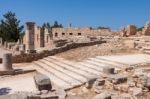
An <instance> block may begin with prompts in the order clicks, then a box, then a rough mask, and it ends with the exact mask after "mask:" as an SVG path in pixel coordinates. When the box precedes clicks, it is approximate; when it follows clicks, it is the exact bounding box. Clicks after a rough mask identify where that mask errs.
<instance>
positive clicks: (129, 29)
mask: <svg viewBox="0 0 150 99" xmlns="http://www.w3.org/2000/svg"><path fill="white" fill-rule="evenodd" d="M136 32H137V30H136V26H135V25H128V26H127V36H131V35H136Z"/></svg>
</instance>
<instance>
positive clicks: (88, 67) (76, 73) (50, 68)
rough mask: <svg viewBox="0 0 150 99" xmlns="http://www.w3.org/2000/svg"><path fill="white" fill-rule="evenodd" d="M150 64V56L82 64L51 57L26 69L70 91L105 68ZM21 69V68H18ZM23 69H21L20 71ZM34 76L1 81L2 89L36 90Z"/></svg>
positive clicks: (104, 58) (92, 60)
mask: <svg viewBox="0 0 150 99" xmlns="http://www.w3.org/2000/svg"><path fill="white" fill-rule="evenodd" d="M143 62H144V63H145V62H148V63H149V62H150V55H146V54H133V55H121V56H97V57H95V58H89V59H86V60H83V61H81V62H72V61H68V60H65V59H63V58H60V57H56V56H49V57H46V58H43V59H40V60H38V61H34V62H33V63H31V64H28V65H26V67H29V68H32V69H36V70H37V71H38V72H40V73H43V74H45V75H47V76H48V77H49V78H50V79H51V81H52V83H53V84H54V86H57V87H60V88H63V89H70V88H74V87H77V86H80V85H82V84H83V83H85V82H87V81H88V79H90V78H95V77H99V76H100V75H101V74H102V73H103V72H102V70H103V67H105V66H114V67H116V68H118V69H122V68H125V66H126V64H131V65H134V64H138V63H143ZM18 67H19V66H18ZM20 68H21V67H19V69H20ZM34 86H35V85H34V82H33V75H31V74H29V75H28V74H27V75H25V76H19V75H18V76H14V77H12V78H9V79H5V80H3V81H1V80H0V88H2V87H3V88H7V87H8V88H10V89H12V90H14V91H16V90H22V91H24V90H29V91H32V90H35V87H34Z"/></svg>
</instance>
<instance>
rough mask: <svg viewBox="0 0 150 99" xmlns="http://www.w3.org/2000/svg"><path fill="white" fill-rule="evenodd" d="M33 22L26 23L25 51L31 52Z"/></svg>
mask: <svg viewBox="0 0 150 99" xmlns="http://www.w3.org/2000/svg"><path fill="white" fill-rule="evenodd" d="M34 26H35V23H34V22H27V23H26V27H27V29H26V50H27V52H33V51H35V50H34V34H35V33H34V32H35V31H34Z"/></svg>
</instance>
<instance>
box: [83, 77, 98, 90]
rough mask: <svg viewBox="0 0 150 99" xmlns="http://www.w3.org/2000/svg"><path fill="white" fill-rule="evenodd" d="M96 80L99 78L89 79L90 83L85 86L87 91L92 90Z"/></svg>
mask: <svg viewBox="0 0 150 99" xmlns="http://www.w3.org/2000/svg"><path fill="white" fill-rule="evenodd" d="M96 79H97V78H92V79H89V80H88V82H87V83H86V84H85V87H86V88H87V89H90V88H92V86H93V84H94V82H95V81H96Z"/></svg>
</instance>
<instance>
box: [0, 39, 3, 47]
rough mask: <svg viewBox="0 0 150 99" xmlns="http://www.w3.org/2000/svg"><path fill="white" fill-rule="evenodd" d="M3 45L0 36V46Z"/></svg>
mask: <svg viewBox="0 0 150 99" xmlns="http://www.w3.org/2000/svg"><path fill="white" fill-rule="evenodd" d="M2 45H3V40H2V38H0V46H2Z"/></svg>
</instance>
